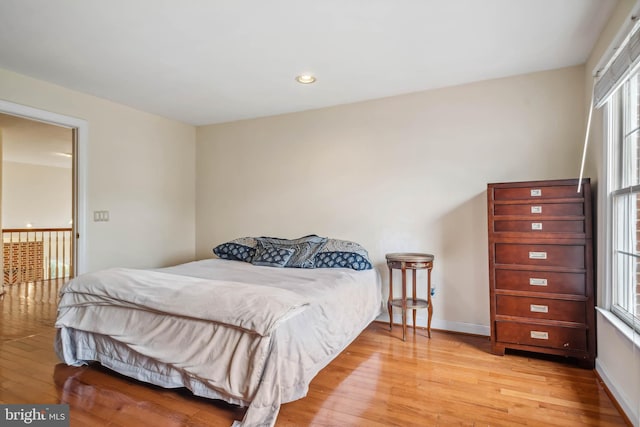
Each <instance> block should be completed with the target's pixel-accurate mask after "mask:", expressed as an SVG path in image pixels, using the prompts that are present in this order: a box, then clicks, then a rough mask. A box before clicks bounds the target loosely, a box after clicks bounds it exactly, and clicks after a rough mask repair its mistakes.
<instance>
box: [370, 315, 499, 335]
mask: <svg viewBox="0 0 640 427" xmlns="http://www.w3.org/2000/svg"><path fill="white" fill-rule="evenodd" d="M411 319H412V318H411V313H407V324H409V325H410V324H411ZM376 320H379V321H381V322H389V315H388V314H387V313H384V314H382V315H380V316H379V317H378V319H376ZM393 323H395V324H398V325H401V324H402V315H401V314H399V313H398V314H396V313H394V314H393ZM416 323H417V324H418V327H423V328H426V327H427V317H426V316H425V315H422V316H421V315H418V316H416ZM431 328H432V329H440V330H442V331H450V332H460V333H464V334H472V335H485V336H489V335H491V329H490V328H489V326H485V325H476V324H473V323H464V322H454V321H451V320H440V319H432V320H431Z"/></svg>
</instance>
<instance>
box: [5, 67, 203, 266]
mask: <svg viewBox="0 0 640 427" xmlns="http://www.w3.org/2000/svg"><path fill="white" fill-rule="evenodd" d="M0 99H3V100H6V101H9V102H13V103H17V104H23V105H27V106H30V107H34V108H37V109H41V110H46V111H50V112H54V113H58V114H62V115H66V116H71V117H76V118H79V119H83V120H85V121H87V122H88V128H89V143H88V147H87V149H88V153H87V163H88V164H87V165H86V171H87V183H86V184H87V218H84V220H85V221H86V222H87V236H86V238H87V242H88V245H87V254H86V255H87V269H88V270H89V271H92V270H97V269H100V268H104V267H110V266H133V267H157V266H164V265H169V264H174V263H177V262H181V261H189V260H191V259H193V256H194V246H195V227H194V218H195V210H194V206H195V173H194V170H193V165H194V162H195V160H194V155H195V128H194V127H193V126H190V125H186V124H183V123H179V122H176V121H173V120H168V119H165V118H162V117H159V116H155V115H153V114H149V113H145V112H142V111H138V110H135V109H133V108H129V107H126V106H123V105H120V104H116V103H113V102H110V101H107V100H104V99H100V98H96V97H93V96H89V95H86V94H82V93H79V92H75V91H71V90H68V89H65V88H62V87H60V86H56V85H52V84H49V83H46V82H43V81H40V80H36V79H32V78H29V77H26V76H22V75H19V74H15V73H12V72H9V71H5V70H0ZM94 210H109V212H110V221H109V222H93V215H92V212H93V211H94Z"/></svg>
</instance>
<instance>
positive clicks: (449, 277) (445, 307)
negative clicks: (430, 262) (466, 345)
mask: <svg viewBox="0 0 640 427" xmlns="http://www.w3.org/2000/svg"><path fill="white" fill-rule="evenodd" d="M435 228H436V229H437V230H439V231H440V232H441V233H442V235H441V236H440V242H441V248H440V253H439V254H438V263H437V265H434V269H435V268H436V267H437V268H438V269H440V274H439V276H440V278H441V279H440V283H436V284H435V285H436V287H437V289H436V296H437V301H436V302H435V303H434V307H436V308H437V309H438V311H439V312H438V316H437V317H438V318H440V319H443V320H444V321H445V322H446V321H447V319H450V320H454V319H455V323H469V324H472V325H484V326H486V325H489V255H488V233H487V194H486V191H484V192H482V193H479V194H477V195H476V196H474V197H473V198H472V199H469V200H467V201H466V202H464V203H462V204H461V205H458V206H457V207H456V208H455V209H453V210H451V211H449V212H447V213H446V214H445V215H443V216H442V217H441V221H440V223H438V224H435ZM454 329H460V328H457V327H454Z"/></svg>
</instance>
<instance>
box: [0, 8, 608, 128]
mask: <svg viewBox="0 0 640 427" xmlns="http://www.w3.org/2000/svg"><path fill="white" fill-rule="evenodd" d="M615 4H616V0H319V1H315V2H309V1H306V2H305V1H294V0H269V1H266V0H185V1H177V0H175V1H171V0H108V1H105V0H82V1H80V0H48V1H44V0H0V68H4V69H8V70H12V71H15V72H18V73H21V74H25V75H29V76H33V77H35V78H38V79H41V80H45V81H49V82H52V83H56V84H59V85H62V86H65V87H68V88H71V89H76V90H78V91H82V92H86V93H89V94H93V95H96V96H99V97H103V98H107V99H111V100H113V101H116V102H119V103H122V104H127V105H130V106H133V107H135V108H138V109H141V110H145V111H149V112H152V113H156V114H159V115H161V116H165V117H170V118H174V119H177V120H180V121H183V122H186V123H191V124H194V125H203V124H211V123H220V122H226V121H232V120H238V119H247V118H254V117H260V116H268V115H274V114H281V113H287V112H294V111H301V110H308V109H314V108H320V107H326V106H331V105H338V104H345V103H351V102H355V101H362V100H368V99H375V98H381V97H386V96H392V95H397V94H402V93H408V92H415V91H420V90H426V89H432V88H438V87H444V86H451V85H458V84H463V83H468V82H473V81H479V80H485V79H491V78H498V77H505V76H510V75H516V74H522V73H528V72H533V71H540V70H548V69H555V68H561V67H566V66H571V65H577V64H582V63H584V62H585V60H586V58H587V56H588V54H589V53H590V51H591V49H592V47H593V44H594V42H595V40H597V38H598V35H599V34H600V31H601V30H602V28H603V26H604V24H605V23H606V21H607V19H608V18H609V16H610V14H611V12H612V10H613V7H614V6H615ZM303 72H312V73H314V74H316V76H317V78H318V81H317V83H315V84H313V85H306V86H305V85H300V84H298V83H296V82H295V81H294V77H295V76H296V75H298V74H300V73H303Z"/></svg>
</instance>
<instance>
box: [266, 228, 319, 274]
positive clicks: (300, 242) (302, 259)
mask: <svg viewBox="0 0 640 427" xmlns="http://www.w3.org/2000/svg"><path fill="white" fill-rule="evenodd" d="M256 240H257V241H258V243H260V242H262V243H267V244H269V245H271V246H275V247H279V248H288V249H293V250H294V253H293V255H292V256H291V258H290V259H289V261H288V262H287V265H286V267H297V268H314V267H315V257H316V254H317V253H318V252H319V251H320V250H321V249H322V248H323V247H324V244H325V243H326V242H327V240H328V239H327V238H326V237H320V236H316V235H314V234H312V235H309V236H304V237H300V238H298V239H279V238H276V237H257V238H256Z"/></svg>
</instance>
